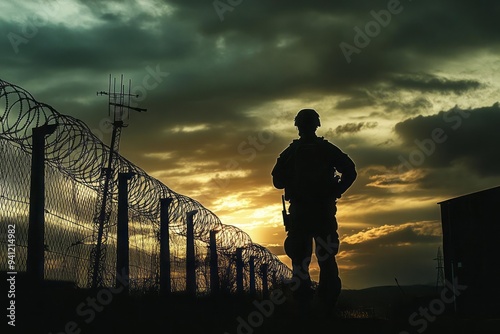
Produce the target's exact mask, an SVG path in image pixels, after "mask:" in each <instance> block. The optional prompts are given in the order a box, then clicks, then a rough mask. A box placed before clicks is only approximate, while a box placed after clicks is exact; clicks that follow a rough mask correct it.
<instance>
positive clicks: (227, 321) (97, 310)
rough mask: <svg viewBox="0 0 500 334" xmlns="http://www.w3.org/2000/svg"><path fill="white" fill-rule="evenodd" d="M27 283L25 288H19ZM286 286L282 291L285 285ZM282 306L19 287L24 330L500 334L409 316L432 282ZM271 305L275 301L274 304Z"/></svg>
mask: <svg viewBox="0 0 500 334" xmlns="http://www.w3.org/2000/svg"><path fill="white" fill-rule="evenodd" d="M21 289H24V292H23V291H21ZM280 291H281V290H280ZM279 296H280V298H279V301H280V303H279V305H278V304H275V303H273V302H271V301H270V300H269V299H262V297H260V296H257V297H252V296H249V295H243V296H235V295H220V296H217V297H212V296H198V297H196V298H195V297H189V296H186V295H184V294H172V295H170V296H167V297H160V296H158V295H157V294H154V293H151V294H142V295H133V294H132V295H131V296H124V295H122V294H120V293H117V292H116V291H113V290H112V289H111V290H107V289H101V290H94V291H92V290H87V289H76V288H74V287H72V286H71V285H64V284H61V283H57V284H48V286H47V287H45V288H44V289H43V292H42V293H40V294H39V295H34V294H33V293H29V292H28V289H25V288H22V287H19V294H18V295H17V296H16V304H17V308H16V311H17V313H16V329H17V331H16V332H18V333H29V334H31V333H34V334H35V333H47V334H48V333H53V334H56V333H57V334H60V333H75V334H76V333H80V334H84V333H96V334H99V333H103V334H104V333H106V334H111V333H220V334H224V333H229V334H235V333H245V334H250V333H256V334H258V333H273V334H276V333H314V332H319V331H320V332H321V333H349V334H350V333H356V334H358V333H359V334H365V333H366V334H370V333H374V334H375V333H377V334H382V333H405V331H406V332H408V333H419V330H422V331H421V332H422V333H429V334H431V333H467V334H470V333H476V334H477V333H498V332H499V328H500V323H499V320H492V319H467V318H459V317H457V316H455V315H454V313H453V309H452V307H450V308H447V309H446V310H445V311H443V312H442V313H440V314H439V315H437V316H436V317H435V319H433V320H432V321H427V323H426V324H425V329H424V323H423V320H422V319H425V318H424V317H420V316H419V317H418V318H415V319H414V323H415V321H417V320H419V321H418V322H416V323H418V325H412V324H410V322H409V320H408V318H409V317H410V316H411V315H412V314H413V313H414V312H418V311H419V308H420V307H427V308H428V307H429V303H430V302H431V301H432V300H434V299H436V298H437V297H438V294H437V293H436V289H435V288H433V287H428V286H411V287H403V290H400V289H399V288H398V287H390V286H388V287H375V288H370V289H364V290H344V291H343V292H342V296H341V299H340V301H339V305H338V311H337V313H336V314H335V315H334V316H329V317H321V316H319V315H318V314H316V313H312V314H310V315H309V316H307V317H300V316H299V315H298V313H297V312H296V309H295V307H294V304H293V302H292V301H291V298H289V293H288V292H286V291H285V292H284V293H283V294H281V293H280V294H279ZM271 305H272V306H271ZM499 318H500V317H499Z"/></svg>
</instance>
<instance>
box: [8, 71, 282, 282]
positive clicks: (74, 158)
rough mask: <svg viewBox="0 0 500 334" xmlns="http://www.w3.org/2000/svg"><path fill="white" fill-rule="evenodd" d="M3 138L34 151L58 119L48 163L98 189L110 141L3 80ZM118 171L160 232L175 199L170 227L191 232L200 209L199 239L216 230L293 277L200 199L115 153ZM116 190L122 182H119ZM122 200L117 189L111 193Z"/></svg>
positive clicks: (220, 238)
mask: <svg viewBox="0 0 500 334" xmlns="http://www.w3.org/2000/svg"><path fill="white" fill-rule="evenodd" d="M0 113H1V114H0V126H1V128H0V139H2V140H6V141H8V142H10V143H11V144H13V145H15V146H16V147H18V148H19V149H21V150H22V151H24V152H26V153H28V154H30V153H31V150H32V133H31V130H32V129H33V128H35V127H39V126H42V125H44V124H56V125H57V130H56V131H55V132H54V133H53V134H51V135H49V136H48V137H47V139H46V164H47V165H49V166H51V167H53V168H54V169H57V170H58V171H59V172H60V173H62V174H64V175H65V176H66V177H67V178H70V179H71V180H74V181H75V182H77V183H79V184H82V185H84V186H86V187H88V188H90V189H92V190H93V191H95V192H97V191H98V190H99V180H100V177H101V173H102V169H103V166H105V165H106V164H105V162H106V161H107V160H108V155H109V146H107V145H106V144H104V143H103V142H102V141H101V140H100V139H99V138H97V137H96V136H95V135H94V134H93V133H92V131H91V130H90V129H89V127H88V126H87V125H86V124H85V123H84V122H83V121H81V120H79V119H77V118H75V117H72V116H69V115H65V114H61V113H59V112H58V111H57V110H55V109H54V108H53V107H51V106H50V105H48V104H45V103H41V102H38V101H37V100H36V99H35V98H34V97H33V96H32V95H31V94H30V93H29V92H28V91H26V90H24V89H23V88H21V87H19V86H17V85H14V84H11V83H9V82H6V81H3V80H1V79H0ZM116 157H117V164H116V166H117V168H116V169H115V170H114V171H113V173H114V175H113V177H112V180H115V181H116V180H117V178H118V173H120V172H132V173H134V174H135V176H134V177H133V178H132V179H131V180H130V181H129V209H130V210H132V211H134V212H135V213H136V214H137V215H140V216H141V217H142V218H143V219H146V220H147V221H149V222H150V224H151V225H152V226H151V228H153V230H154V231H155V233H157V232H158V231H159V228H160V226H159V224H160V205H159V203H160V199H161V198H172V202H171V205H170V207H169V220H170V231H171V232H173V233H176V234H178V235H180V236H186V232H187V231H186V226H187V225H186V213H187V212H190V211H193V210H197V214H196V216H195V218H194V235H195V238H196V239H197V240H198V241H201V242H204V243H207V244H208V243H209V240H210V231H212V230H215V231H217V232H218V233H217V246H218V249H219V252H222V253H224V254H226V255H228V256H229V255H231V256H232V255H233V254H234V253H235V252H236V249H237V248H243V260H244V261H245V262H248V261H249V260H250V258H251V257H253V258H254V261H255V264H256V266H259V265H261V264H267V265H268V272H269V275H273V276H274V277H277V278H278V279H286V278H290V277H291V270H290V269H289V268H288V266H286V265H285V264H284V263H283V262H281V261H280V260H279V258H278V257H277V256H276V255H274V254H272V253H271V252H270V251H269V250H268V249H267V248H265V247H263V246H261V245H258V244H255V243H253V242H252V239H251V238H250V236H249V235H248V234H247V233H245V232H244V231H243V230H241V229H239V228H238V227H236V226H234V225H229V224H223V223H222V222H221V221H220V219H219V218H218V217H217V216H216V215H215V214H214V213H213V212H211V211H210V210H209V209H207V208H205V207H204V206H203V205H201V204H200V203H199V202H198V201H196V200H194V199H192V198H190V197H188V196H185V195H182V194H179V193H176V192H174V191H173V190H172V189H170V188H169V187H168V186H166V185H165V184H163V183H162V182H161V181H159V180H157V179H156V178H153V177H151V176H150V175H148V174H147V173H146V172H145V171H144V170H143V169H141V168H140V167H138V166H136V165H135V164H133V163H132V162H130V161H129V160H127V159H126V158H125V157H123V156H121V155H119V154H118V155H116ZM114 189H117V187H114ZM111 195H112V197H113V200H114V201H115V202H116V201H117V197H118V194H117V191H113V193H112V194H111Z"/></svg>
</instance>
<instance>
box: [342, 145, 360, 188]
mask: <svg viewBox="0 0 500 334" xmlns="http://www.w3.org/2000/svg"><path fill="white" fill-rule="evenodd" d="M342 155H343V156H342V158H341V161H342V162H341V164H339V165H338V167H337V170H338V171H339V172H340V173H342V177H341V178H340V182H339V193H340V194H343V193H344V192H345V191H346V190H347V189H349V187H350V186H351V185H352V184H353V183H354V180H356V177H357V176H358V173H357V172H356V165H355V164H354V161H352V159H351V158H349V156H348V155H347V154H345V153H342Z"/></svg>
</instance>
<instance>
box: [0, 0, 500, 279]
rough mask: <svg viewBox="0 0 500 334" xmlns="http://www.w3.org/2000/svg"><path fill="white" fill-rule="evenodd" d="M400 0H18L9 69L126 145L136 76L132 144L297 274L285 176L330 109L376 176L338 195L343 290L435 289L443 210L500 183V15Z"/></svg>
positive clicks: (10, 28) (11, 6)
mask: <svg viewBox="0 0 500 334" xmlns="http://www.w3.org/2000/svg"><path fill="white" fill-rule="evenodd" d="M228 6H229V5H228ZM399 6H400V7H398V8H397V10H393V11H392V12H390V13H392V14H391V15H392V16H391V20H390V23H387V24H385V23H384V24H381V23H380V17H379V16H377V15H378V14H377V15H375V16H374V14H373V13H374V12H375V13H381V12H382V11H386V10H388V9H387V1H385V2H370V3H362V4H359V3H339V2H330V3H328V4H325V3H321V4H319V2H318V3H317V2H314V1H313V2H307V3H306V2H303V1H289V2H287V3H286V4H278V3H270V2H262V1H252V2H250V1H249V2H240V4H239V5H236V6H235V5H233V6H229V7H231V10H225V11H221V9H220V8H219V9H217V8H214V6H213V4H212V2H194V3H186V2H183V1H178V0H165V1H159V0H130V1H115V0H112V1H106V2H101V1H92V2H88V1H80V0H69V1H64V2H62V1H57V0H53V1H38V0H30V1H25V2H22V3H19V4H17V3H3V4H1V5H0V25H1V26H2V31H5V32H6V33H5V36H4V38H2V39H0V49H1V50H2V54H1V56H0V57H1V58H0V59H1V60H2V61H1V67H0V69H1V79H2V80H6V81H8V82H11V83H13V84H16V85H19V86H20V87H23V88H25V89H26V90H28V91H29V92H31V93H32V94H33V95H34V96H35V97H36V98H37V100H39V101H41V102H44V103H47V104H48V105H51V106H52V107H54V108H55V109H56V110H58V111H59V112H60V113H62V114H67V115H70V116H73V117H76V118H78V119H81V120H82V121H84V122H85V123H86V124H87V125H88V127H89V128H90V130H91V131H92V132H93V133H94V134H95V135H96V136H97V137H98V138H100V139H102V141H103V142H104V143H106V144H109V140H110V135H111V130H110V126H109V118H108V117H109V116H108V114H107V104H106V103H107V101H106V98H103V97H102V96H96V91H102V90H107V88H108V78H109V76H110V74H111V75H112V76H114V77H120V76H121V75H123V77H124V78H125V80H126V81H127V82H128V80H130V82H131V92H132V94H133V95H134V96H135V97H134V98H133V99H132V103H133V105H134V106H138V107H141V108H145V109H147V112H144V113H134V112H131V113H130V115H129V119H128V124H129V125H128V127H127V128H124V129H123V133H122V137H121V143H120V154H121V155H123V156H124V157H125V158H126V159H128V160H130V161H131V162H133V163H134V164H136V165H137V166H139V167H140V168H142V169H143V170H144V171H146V172H147V173H148V174H149V175H151V176H153V177H155V178H157V179H158V180H160V181H161V182H163V183H164V184H165V185H167V186H168V187H169V188H171V189H172V190H173V191H175V192H177V193H180V194H182V195H185V196H189V197H191V198H193V199H195V200H197V201H199V202H200V203H201V204H202V205H203V206H204V207H205V208H207V209H208V210H210V211H212V212H213V213H214V214H216V215H217V217H218V218H219V219H220V221H221V222H222V223H224V224H227V225H234V226H236V227H238V228H240V229H241V230H243V231H244V232H246V233H247V234H248V235H249V236H250V237H251V239H252V240H253V242H255V243H258V244H261V245H262V246H264V247H267V248H268V249H269V250H270V251H271V252H272V253H273V254H275V255H276V256H278V258H279V259H280V260H281V261H283V262H284V263H285V264H287V265H288V266H290V259H289V258H288V257H287V255H286V254H285V252H284V249H283V242H284V239H285V237H286V233H285V230H284V226H283V222H282V216H281V211H282V203H281V194H282V190H279V189H275V188H274V187H273V185H272V179H271V170H272V168H273V166H274V164H275V162H276V159H277V157H278V156H279V154H280V153H281V152H282V151H283V150H284V149H285V148H286V147H287V146H288V145H289V144H290V143H291V142H292V140H294V139H297V138H298V134H297V129H296V128H295V127H294V124H293V119H294V117H295V115H296V114H297V112H298V111H299V110H300V109H303V108H312V109H315V110H316V111H317V112H318V113H319V115H320V121H321V126H320V127H319V128H318V130H317V135H318V136H321V137H324V138H325V139H327V140H329V141H330V142H331V143H333V144H335V145H336V146H338V147H339V148H340V149H341V150H342V151H344V152H345V153H346V154H348V155H349V157H351V159H352V160H353V161H354V162H355V164H356V169H357V172H358V177H357V179H356V181H355V182H354V184H353V185H352V187H351V188H350V189H349V190H348V191H347V192H346V193H345V194H344V195H343V196H342V198H340V199H339V200H338V203H337V208H338V211H337V220H338V224H339V235H340V241H341V245H340V252H339V254H338V255H337V261H338V264H339V268H340V276H341V279H342V282H343V287H344V288H346V289H361V288H367V287H371V286H380V285H393V284H394V283H395V278H397V280H398V282H399V283H400V284H402V285H410V284H435V280H436V275H437V272H436V262H435V261H434V259H435V258H436V253H437V250H438V247H440V246H441V242H442V235H441V233H442V232H441V221H440V208H439V205H438V202H440V201H443V200H446V199H448V198H452V197H456V196H460V195H463V194H466V193H471V192H475V191H480V190H483V189H486V188H491V187H494V186H497V185H499V184H500V168H499V167H500V157H499V155H498V153H497V150H498V148H497V147H496V145H494V144H496V143H498V142H500V138H499V137H500V132H499V131H498V130H497V128H496V127H497V125H498V124H500V105H499V93H500V79H499V78H498V76H497V75H496V73H498V71H499V70H500V62H499V60H498V48H499V46H500V37H499V36H498V34H497V33H495V32H496V31H498V28H500V27H499V24H500V23H499V21H498V20H497V18H496V17H495V16H494V15H492V13H494V12H495V9H494V8H488V6H487V5H485V6H484V7H481V8H476V7H474V6H473V5H469V4H467V3H466V2H464V1H459V2H457V1H451V0H446V1H441V2H439V3H438V4H433V5H432V10H431V9H430V7H429V5H428V4H426V3H422V2H405V3H402V2H401V3H400V4H399ZM491 6H493V5H491ZM227 8H228V7H227ZM450 8H452V9H453V13H454V14H453V18H450V16H449V13H450ZM384 13H386V12H384ZM387 13H389V12H387ZM387 15H389V14H387ZM377 17H378V19H377ZM386 17H388V16H386ZM423 18H425V24H423V21H422V20H423ZM372 22H373V23H372ZM367 27H368V28H367ZM370 27H375V28H376V27H378V28H377V29H375V30H369V29H373V28H370ZM367 29H368V30H367ZM346 45H348V46H349V48H348V49H346ZM346 50H350V51H348V52H347V53H346ZM318 273H319V272H318V266H317V264H316V263H315V262H313V264H312V265H311V274H312V277H313V278H314V279H317V278H318Z"/></svg>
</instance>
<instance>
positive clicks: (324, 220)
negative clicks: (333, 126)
mask: <svg viewBox="0 0 500 334" xmlns="http://www.w3.org/2000/svg"><path fill="white" fill-rule="evenodd" d="M295 126H297V128H298V130H299V136H300V139H296V140H293V142H292V143H291V144H290V146H289V147H288V148H286V149H285V150H284V151H283V152H282V153H281V154H280V156H279V157H278V159H277V162H276V165H275V166H274V168H273V171H272V173H271V174H272V176H273V184H274V186H275V187H276V188H278V189H285V199H286V200H288V201H290V206H289V212H290V215H289V222H288V223H286V230H287V232H288V235H287V238H286V240H285V252H286V254H287V255H288V256H289V257H290V258H291V260H292V266H293V275H294V282H295V283H292V285H291V289H292V290H293V291H294V298H295V299H296V301H297V302H298V303H299V305H302V307H305V308H308V305H310V303H311V301H312V298H313V291H312V288H311V279H310V276H309V264H310V262H311V255H312V243H313V239H314V241H315V245H316V247H315V253H316V256H317V258H318V264H319V267H320V276H319V284H318V289H317V297H318V301H319V306H320V310H321V311H322V312H326V313H331V311H333V309H334V307H335V304H336V302H337V299H338V297H339V294H340V290H341V280H340V278H339V271H338V267H337V262H336V261H335V255H336V254H337V253H338V247H339V236H338V233H337V220H336V218H335V214H336V212H337V207H336V202H337V199H338V198H340V197H341V196H342V194H343V193H344V192H345V191H346V190H347V189H348V188H349V187H350V186H351V185H352V183H353V182H354V180H355V179H356V176H357V173H356V168H355V165H354V162H353V161H352V160H351V159H350V158H349V157H348V156H347V154H345V153H343V152H342V151H341V150H340V149H339V148H338V147H337V146H335V145H333V144H331V143H330V142H328V140H326V139H324V138H323V137H317V136H316V129H317V128H318V127H319V126H320V121H319V115H318V113H317V112H316V111H315V110H313V109H302V110H300V111H299V113H298V114H297V116H296V117H295ZM297 282H300V284H299V283H297ZM304 311H305V310H304Z"/></svg>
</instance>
